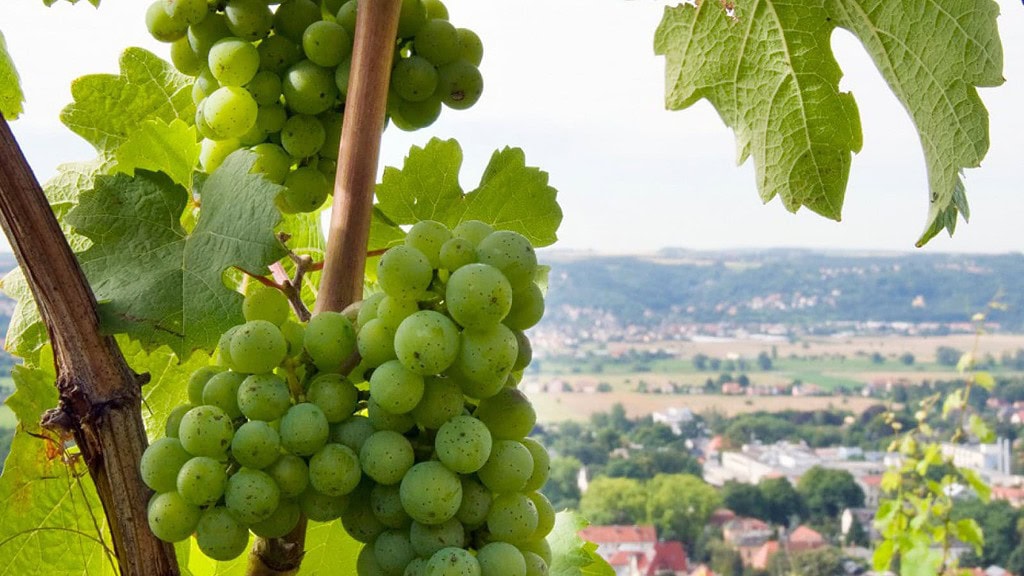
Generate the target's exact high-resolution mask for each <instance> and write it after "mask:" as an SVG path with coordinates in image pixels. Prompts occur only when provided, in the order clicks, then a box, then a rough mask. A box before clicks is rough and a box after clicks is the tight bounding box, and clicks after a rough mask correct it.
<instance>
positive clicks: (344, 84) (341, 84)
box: [334, 60, 352, 101]
mask: <svg viewBox="0 0 1024 576" xmlns="http://www.w3.org/2000/svg"><path fill="white" fill-rule="evenodd" d="M351 73H352V62H351V61H350V60H346V61H344V62H342V63H341V64H338V67H337V68H335V69H334V85H335V87H337V88H338V94H339V95H340V96H341V99H342V101H344V100H345V98H347V97H348V79H349V76H350V75H351Z"/></svg>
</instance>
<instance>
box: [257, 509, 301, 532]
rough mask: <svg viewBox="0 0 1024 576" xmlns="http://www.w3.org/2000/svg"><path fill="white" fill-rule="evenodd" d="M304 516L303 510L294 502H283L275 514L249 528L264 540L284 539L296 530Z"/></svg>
mask: <svg viewBox="0 0 1024 576" xmlns="http://www.w3.org/2000/svg"><path fill="white" fill-rule="evenodd" d="M301 515H302V508H301V507H300V506H299V503H298V502H296V501H294V500H281V502H280V503H279V504H278V505H277V509H275V510H274V512H273V513H272V514H271V515H270V516H268V517H266V518H264V519H263V520H260V521H259V522H256V523H254V524H252V525H251V526H249V528H250V529H251V530H252V532H253V534H255V535H257V536H261V537H263V538H282V537H283V536H284V535H286V534H288V533H289V532H291V531H292V529H293V528H295V525H296V524H298V523H299V518H300V517H301Z"/></svg>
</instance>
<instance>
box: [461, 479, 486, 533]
mask: <svg viewBox="0 0 1024 576" xmlns="http://www.w3.org/2000/svg"><path fill="white" fill-rule="evenodd" d="M490 509H491V491H490V490H488V489H487V488H486V487H485V486H484V485H483V484H481V483H480V482H479V481H478V480H477V479H476V478H475V477H473V476H463V477H462V504H460V505H459V511H458V512H456V513H455V518H456V519H458V521H459V522H461V523H462V524H464V525H465V526H466V528H468V529H470V530H473V529H476V528H479V527H480V526H482V525H483V523H484V522H486V521H487V512H488V511H489V510H490Z"/></svg>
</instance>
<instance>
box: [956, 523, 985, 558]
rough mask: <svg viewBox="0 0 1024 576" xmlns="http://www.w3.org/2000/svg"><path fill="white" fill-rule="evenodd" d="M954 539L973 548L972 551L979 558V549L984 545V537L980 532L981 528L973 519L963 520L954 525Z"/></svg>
mask: <svg viewBox="0 0 1024 576" xmlns="http://www.w3.org/2000/svg"><path fill="white" fill-rule="evenodd" d="M955 526H956V537H957V538H958V539H960V540H961V541H962V542H964V543H966V544H970V545H971V546H974V551H975V553H976V554H978V555H979V556H980V555H981V548H982V546H983V545H984V544H985V537H984V535H983V534H982V532H981V526H979V525H978V523H977V521H975V520H974V518H963V519H961V520H958V521H957V523H956V525H955Z"/></svg>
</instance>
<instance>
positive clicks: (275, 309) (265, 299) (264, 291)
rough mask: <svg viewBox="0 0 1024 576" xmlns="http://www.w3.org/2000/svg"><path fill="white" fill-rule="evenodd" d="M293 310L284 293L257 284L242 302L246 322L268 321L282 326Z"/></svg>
mask: <svg viewBox="0 0 1024 576" xmlns="http://www.w3.org/2000/svg"><path fill="white" fill-rule="evenodd" d="M290 313H291V308H289V306H288V298H287V297H286V296H285V295H284V292H281V291H280V290H277V289H275V288H270V287H268V286H263V285H262V284H257V285H256V286H255V287H253V288H252V290H251V291H250V292H249V293H248V294H246V295H245V299H244V300H242V315H243V316H245V319H246V320H266V321H267V322H270V323H271V324H274V325H275V326H280V325H281V323H282V322H284V321H285V320H287V319H288V315H289V314H290Z"/></svg>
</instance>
